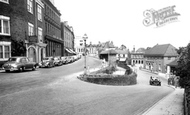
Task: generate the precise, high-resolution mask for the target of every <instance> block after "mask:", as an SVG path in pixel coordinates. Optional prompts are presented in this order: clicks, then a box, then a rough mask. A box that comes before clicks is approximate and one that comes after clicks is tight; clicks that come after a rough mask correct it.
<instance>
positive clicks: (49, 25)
mask: <svg viewBox="0 0 190 115" xmlns="http://www.w3.org/2000/svg"><path fill="white" fill-rule="evenodd" d="M43 1H44V8H45V13H44V21H45V33H44V40H45V43H46V44H47V46H46V56H47V57H49V56H62V55H63V51H62V50H63V47H64V44H63V38H62V37H61V21H60V16H61V13H60V12H59V10H58V9H57V8H56V7H55V6H54V4H53V3H54V1H53V0H51V1H50V0H43Z"/></svg>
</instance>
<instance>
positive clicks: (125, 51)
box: [116, 50, 129, 54]
mask: <svg viewBox="0 0 190 115" xmlns="http://www.w3.org/2000/svg"><path fill="white" fill-rule="evenodd" d="M116 52H117V53H118V54H128V53H129V52H128V50H116Z"/></svg>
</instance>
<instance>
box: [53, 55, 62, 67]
mask: <svg viewBox="0 0 190 115" xmlns="http://www.w3.org/2000/svg"><path fill="white" fill-rule="evenodd" d="M62 64H63V63H62V60H61V58H60V57H54V65H55V66H61V65H62Z"/></svg>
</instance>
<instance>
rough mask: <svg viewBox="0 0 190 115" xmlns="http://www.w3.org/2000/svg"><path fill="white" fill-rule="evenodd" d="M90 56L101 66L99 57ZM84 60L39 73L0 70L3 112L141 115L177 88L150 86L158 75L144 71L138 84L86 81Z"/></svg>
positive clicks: (23, 114) (16, 114)
mask: <svg viewBox="0 0 190 115" xmlns="http://www.w3.org/2000/svg"><path fill="white" fill-rule="evenodd" d="M88 59H89V60H90V61H91V62H89V64H91V63H92V65H94V67H95V66H97V65H96V64H97V62H98V61H97V60H96V59H93V58H88ZM83 61H84V60H83V59H81V60H79V61H78V62H76V63H72V64H70V65H65V66H60V67H56V68H51V69H39V70H37V71H35V72H24V73H8V74H7V73H0V79H1V81H0V89H1V91H2V92H1V95H0V114H1V115H139V114H142V113H143V112H144V111H146V110H147V109H148V108H150V107H151V106H152V105H153V104H155V103H156V102H158V101H159V100H160V99H162V98H163V97H165V96H166V95H168V94H170V93H171V92H172V91H173V89H171V88H170V87H168V86H167V85H166V83H167V82H166V80H163V79H162V86H161V87H160V86H150V85H149V84H148V83H149V82H148V80H149V77H150V75H153V76H156V75H154V74H151V73H147V72H144V71H140V70H139V71H138V84H137V85H133V86H105V85H96V84H90V83H87V82H83V81H80V80H78V79H77V78H76V77H77V75H78V74H79V73H80V72H81V70H82V68H83V66H82V67H81V65H82V63H83ZM94 62H95V63H94ZM80 67H81V69H80ZM73 68H75V69H73ZM63 70H65V71H63ZM39 73H40V74H39ZM5 74H7V75H9V74H10V75H14V76H10V75H9V77H7V78H6V75H5ZM21 74H22V75H24V76H21V77H19V76H18V75H21ZM2 76H3V77H2ZM14 77H15V78H14ZM45 78H47V79H45ZM23 82H24V83H23ZM2 84H3V85H2ZM9 85H11V86H9ZM2 89H3V90H2Z"/></svg>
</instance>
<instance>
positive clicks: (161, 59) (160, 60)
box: [144, 44, 178, 73]
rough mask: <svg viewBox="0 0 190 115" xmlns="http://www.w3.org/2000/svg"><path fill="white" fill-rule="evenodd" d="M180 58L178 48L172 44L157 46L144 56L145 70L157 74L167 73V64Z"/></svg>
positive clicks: (147, 51)
mask: <svg viewBox="0 0 190 115" xmlns="http://www.w3.org/2000/svg"><path fill="white" fill-rule="evenodd" d="M177 56H178V53H177V51H176V48H175V47H174V46H172V45H171V44H163V45H158V44H157V45H155V46H154V47H152V48H150V49H148V50H146V52H145V54H144V68H145V69H148V70H151V71H155V72H162V73H166V72H167V64H169V63H171V62H172V61H174V60H175V59H176V58H177Z"/></svg>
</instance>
